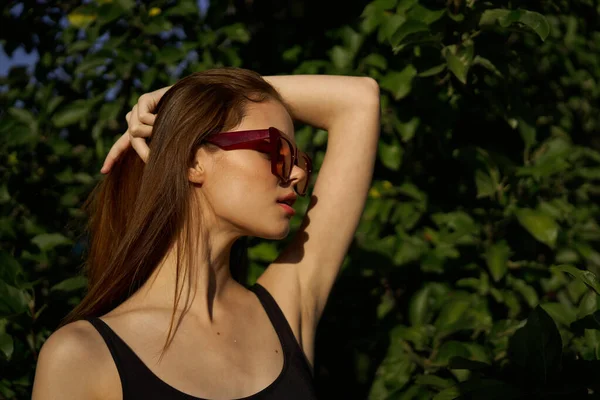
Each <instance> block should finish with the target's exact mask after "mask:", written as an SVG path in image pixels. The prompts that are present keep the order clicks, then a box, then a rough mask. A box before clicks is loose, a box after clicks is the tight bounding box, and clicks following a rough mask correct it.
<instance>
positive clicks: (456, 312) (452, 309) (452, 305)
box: [435, 299, 471, 332]
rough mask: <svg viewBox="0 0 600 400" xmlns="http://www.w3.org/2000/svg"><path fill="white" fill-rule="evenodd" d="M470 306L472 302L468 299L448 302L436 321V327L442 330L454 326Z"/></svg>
mask: <svg viewBox="0 0 600 400" xmlns="http://www.w3.org/2000/svg"><path fill="white" fill-rule="evenodd" d="M470 306H471V302H470V301H469V300H466V299H456V300H452V301H450V302H447V303H446V304H445V305H444V306H443V308H442V310H441V311H440V314H439V315H438V318H437V319H436V321H435V327H436V328H437V330H438V331H440V332H443V331H445V330H448V329H450V328H452V327H453V325H454V324H455V323H456V322H457V321H458V320H459V319H460V318H461V317H462V316H463V315H464V314H465V312H466V311H467V310H468V309H469V307H470Z"/></svg>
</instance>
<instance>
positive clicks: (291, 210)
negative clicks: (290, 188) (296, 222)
mask: <svg viewBox="0 0 600 400" xmlns="http://www.w3.org/2000/svg"><path fill="white" fill-rule="evenodd" d="M277 204H279V205H280V206H281V207H282V208H283V209H284V210H285V212H286V214H288V215H289V216H293V215H294V214H296V210H294V209H293V208H292V207H290V206H288V205H287V204H285V203H277Z"/></svg>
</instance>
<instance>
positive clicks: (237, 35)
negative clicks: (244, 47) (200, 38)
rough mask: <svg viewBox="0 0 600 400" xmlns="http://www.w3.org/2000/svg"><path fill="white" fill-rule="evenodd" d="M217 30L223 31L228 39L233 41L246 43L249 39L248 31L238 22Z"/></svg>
mask: <svg viewBox="0 0 600 400" xmlns="http://www.w3.org/2000/svg"><path fill="white" fill-rule="evenodd" d="M219 31H220V32H223V33H224V34H225V36H227V38H228V39H229V40H231V41H234V42H240V43H248V42H249V41H250V32H248V30H247V29H246V27H245V26H244V24H242V23H239V22H238V23H235V24H231V25H227V26H224V27H222V28H221V29H219Z"/></svg>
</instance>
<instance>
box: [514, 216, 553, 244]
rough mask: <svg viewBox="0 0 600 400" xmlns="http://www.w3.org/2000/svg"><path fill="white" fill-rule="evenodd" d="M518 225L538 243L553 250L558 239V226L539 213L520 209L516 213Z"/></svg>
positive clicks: (549, 218)
mask: <svg viewBox="0 0 600 400" xmlns="http://www.w3.org/2000/svg"><path fill="white" fill-rule="evenodd" d="M516 216H517V219H518V220H519V223H520V224H521V225H522V226H523V227H524V228H525V229H527V231H528V232H529V233H531V234H532V235H533V237H534V238H536V239H537V240H538V241H540V242H542V243H545V244H546V245H548V246H550V247H551V248H554V246H555V245H556V238H557V237H558V224H557V223H556V221H554V219H552V218H551V217H549V216H548V215H547V214H544V213H542V212H540V211H536V210H532V209H529V208H521V209H518V210H517V211H516Z"/></svg>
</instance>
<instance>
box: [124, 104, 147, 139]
mask: <svg viewBox="0 0 600 400" xmlns="http://www.w3.org/2000/svg"><path fill="white" fill-rule="evenodd" d="M139 109H140V107H139V105H138V104H136V105H135V106H133V109H132V110H131V111H130V113H131V115H130V116H129V120H128V121H127V125H128V127H129V133H130V134H131V136H132V137H141V138H145V137H149V136H152V127H151V126H148V125H144V124H143V123H142V122H141V121H140V120H139V118H138V114H139Z"/></svg>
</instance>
